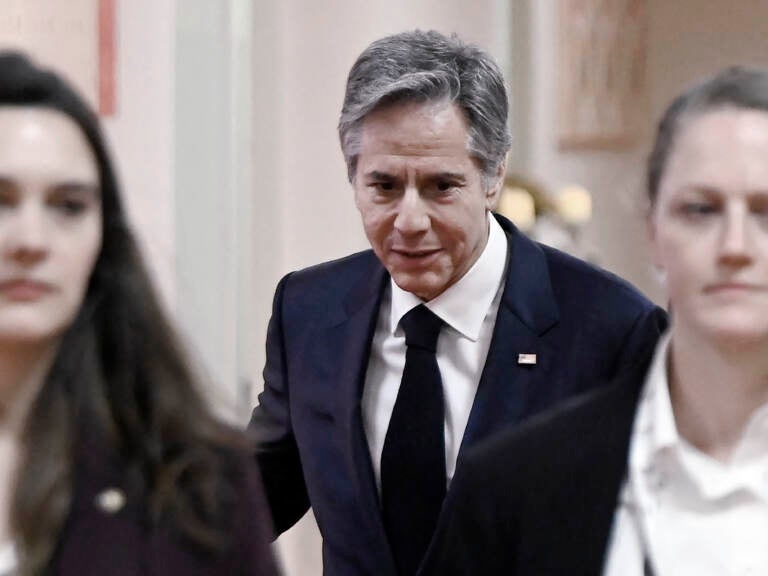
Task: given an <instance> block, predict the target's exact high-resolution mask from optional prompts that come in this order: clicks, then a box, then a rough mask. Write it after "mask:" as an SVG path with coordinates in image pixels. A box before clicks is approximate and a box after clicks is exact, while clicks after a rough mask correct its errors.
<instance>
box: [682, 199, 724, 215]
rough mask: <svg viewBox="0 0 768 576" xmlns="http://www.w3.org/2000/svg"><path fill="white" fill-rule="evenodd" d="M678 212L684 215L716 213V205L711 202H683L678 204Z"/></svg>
mask: <svg viewBox="0 0 768 576" xmlns="http://www.w3.org/2000/svg"><path fill="white" fill-rule="evenodd" d="M680 212H681V213H682V214H683V215H685V216H691V217H702V216H709V215H711V214H716V213H717V212H718V207H717V206H716V205H715V204H713V203H711V202H685V203H683V204H681V205H680Z"/></svg>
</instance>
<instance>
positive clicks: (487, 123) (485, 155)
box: [339, 30, 512, 182]
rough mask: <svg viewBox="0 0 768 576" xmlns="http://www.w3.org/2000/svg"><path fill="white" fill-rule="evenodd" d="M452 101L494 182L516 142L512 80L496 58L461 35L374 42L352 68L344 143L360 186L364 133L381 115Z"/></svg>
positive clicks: (472, 149) (411, 35)
mask: <svg viewBox="0 0 768 576" xmlns="http://www.w3.org/2000/svg"><path fill="white" fill-rule="evenodd" d="M441 100H445V101H446V102H452V103H454V104H455V105H456V106H458V107H459V109H460V110H461V111H462V112H463V114H464V117H465V118H466V120H467V125H468V141H467V149H468V150H469V153H470V154H471V155H472V156H473V157H475V158H476V159H477V160H478V162H479V163H480V168H481V170H482V173H483V175H484V176H485V178H486V180H487V179H492V178H494V177H495V176H496V172H497V170H498V168H499V166H500V165H501V163H502V162H503V161H504V158H505V156H506V153H507V151H508V150H509V147H510V145H511V140H512V138H511V136H510V133H509V123H508V117H507V116H508V108H509V104H508V101H507V91H506V88H505V87H504V77H503V75H502V73H501V70H499V67H498V65H497V64H496V63H495V62H494V61H493V59H492V58H491V56H490V55H489V54H488V53H486V52H485V51H483V50H481V49H480V48H478V47H477V46H474V45H471V44H466V43H464V42H462V41H461V40H459V38H458V37H457V36H456V35H452V36H450V37H448V36H444V35H443V34H440V33H439V32H435V31H428V32H424V31H421V30H416V31H413V32H403V33H400V34H394V35H392V36H387V37H385V38H381V39H380V40H377V41H375V42H373V43H372V44H371V45H370V46H368V48H366V49H365V50H364V51H363V53H362V54H360V56H359V57H358V58H357V61H356V62H355V63H354V65H353V66H352V69H351V70H350V71H349V77H348V78H347V90H346V93H345V95H344V105H343V107H342V109H341V116H340V118H339V139H340V140H341V150H342V152H343V153H344V159H345V161H346V163H347V175H348V177H349V181H350V182H352V181H353V180H354V177H355V171H356V169H357V157H358V154H359V149H360V132H361V129H362V124H363V121H364V120H365V118H366V116H367V115H368V114H370V113H371V112H372V111H373V110H375V109H377V108H379V107H382V106H386V105H392V104H397V103H400V102H433V101H441Z"/></svg>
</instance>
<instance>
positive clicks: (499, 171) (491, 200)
mask: <svg viewBox="0 0 768 576" xmlns="http://www.w3.org/2000/svg"><path fill="white" fill-rule="evenodd" d="M506 175H507V156H506V155H505V156H504V159H503V160H502V161H501V162H499V166H498V167H497V168H496V174H495V175H494V177H493V182H492V183H491V185H490V186H489V187H488V190H486V191H485V207H486V208H487V209H488V210H489V211H491V212H492V211H494V210H495V209H496V206H497V205H498V204H499V198H500V197H501V191H502V189H503V188H504V177H505V176H506Z"/></svg>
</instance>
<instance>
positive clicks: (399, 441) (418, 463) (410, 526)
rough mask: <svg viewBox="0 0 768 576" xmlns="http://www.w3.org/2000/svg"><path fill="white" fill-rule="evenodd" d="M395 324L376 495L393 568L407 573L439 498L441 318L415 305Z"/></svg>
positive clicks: (423, 545)
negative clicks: (400, 355) (393, 371)
mask: <svg viewBox="0 0 768 576" xmlns="http://www.w3.org/2000/svg"><path fill="white" fill-rule="evenodd" d="M400 325H401V326H402V327H403V330H404V331H405V344H406V347H407V348H406V353H405V369H404V370H403V379H402V380H401V381H400V390H399V391H398V393H397V400H396V401H395V407H394V410H393V411H392V418H391V419H390V421H389V428H388V429H387V435H386V438H385V439H384V449H383V451H382V454H381V499H382V511H383V517H384V527H385V528H386V531H387V536H388V538H389V542H390V545H391V546H392V552H393V554H394V556H395V562H396V564H397V567H398V572H399V574H400V576H412V575H413V574H415V573H416V570H417V569H418V567H419V563H420V562H421V559H422V557H423V556H424V552H426V550H427V546H428V545H429V542H430V540H431V539H432V534H433V533H434V531H435V525H436V524H437V517H438V516H439V514H440V508H441V506H442V504H443V499H444V498H445V484H446V478H445V437H444V424H443V422H444V411H445V410H444V407H443V385H442V381H441V380H440V371H439V370H438V367H437V357H436V355H435V350H436V348H437V337H438V335H439V334H440V328H441V327H442V325H443V321H442V320H440V318H438V317H437V316H435V315H434V314H433V313H432V312H430V311H429V309H428V308H426V307H425V306H424V305H419V306H417V307H416V308H414V309H413V310H411V311H410V312H408V313H407V314H406V315H405V316H403V318H402V319H401V320H400Z"/></svg>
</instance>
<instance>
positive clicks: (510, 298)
mask: <svg viewBox="0 0 768 576" xmlns="http://www.w3.org/2000/svg"><path fill="white" fill-rule="evenodd" d="M339 135H340V139H341V146H342V151H343V153H344V156H345V159H346V162H347V167H348V173H349V180H350V182H351V184H352V186H353V188H354V191H355V202H356V205H357V207H358V209H359V211H360V214H361V216H362V220H363V226H364V228H365V232H366V235H367V237H368V239H369V241H370V243H371V247H372V250H368V251H365V252H362V253H359V254H354V255H351V256H348V257H346V258H342V259H340V260H336V261H333V262H327V263H324V264H320V265H318V266H314V267H312V268H308V269H306V270H302V271H299V272H295V273H292V274H289V275H288V276H286V277H285V278H283V280H282V281H281V282H280V284H279V285H278V287H277V292H276V295H275V300H274V308H273V313H272V319H271V321H270V325H269V330H268V335H267V363H266V367H265V369H264V378H265V387H264V392H263V393H262V394H261V395H260V397H259V405H258V406H257V407H256V408H255V410H254V412H253V417H252V420H251V425H250V426H251V430H252V431H253V433H254V435H255V437H256V439H257V443H258V444H257V449H256V458H257V460H258V462H259V465H260V466H261V471H262V475H263V479H264V484H265V488H266V492H267V497H268V500H269V502H270V507H271V509H272V513H273V516H274V521H275V525H276V528H277V530H278V532H282V531H283V530H286V529H287V528H289V527H290V526H291V525H292V524H293V523H294V522H296V521H297V520H298V519H299V518H300V517H301V516H302V515H303V514H304V513H305V512H306V511H307V509H308V508H309V506H312V509H313V510H314V513H315V516H316V518H317V522H318V525H319V527H320V531H321V533H322V536H323V562H324V568H325V573H326V574H334V575H353V574H354V575H361V574H371V575H373V574H375V575H393V576H394V575H396V574H398V575H401V576H402V575H412V574H415V573H416V572H417V570H418V567H419V564H420V563H421V561H422V558H423V556H424V554H425V551H426V549H427V547H428V545H429V542H430V540H431V539H432V534H433V532H434V527H435V525H436V523H437V520H438V517H439V515H440V511H441V507H442V503H443V498H444V496H445V494H446V490H447V489H448V487H449V486H450V480H451V478H452V477H453V474H454V471H456V470H460V468H461V465H462V455H463V454H464V453H465V451H466V449H467V448H468V447H469V446H471V445H473V444H475V443H476V442H477V441H478V440H480V439H482V438H485V437H487V436H488V435H489V434H491V433H492V432H494V431H497V430H500V429H502V428H504V427H508V426H514V425H516V424H518V423H519V422H521V421H522V420H524V419H526V418H527V417H529V416H530V415H531V414H534V413H537V412H539V411H540V410H542V409H544V408H547V407H549V406H551V405H553V404H555V403H557V402H560V401H562V400H563V399H565V398H567V397H569V396H572V395H574V394H576V393H578V392H581V391H583V390H585V389H589V388H591V387H596V386H599V385H600V384H601V383H604V382H606V381H607V380H608V379H610V378H612V377H614V376H615V375H616V374H618V373H620V372H621V371H622V370H623V369H624V367H625V366H627V365H629V364H630V363H631V362H632V361H634V360H635V359H636V358H637V357H638V356H643V355H647V354H650V351H651V349H652V345H653V344H654V343H655V342H656V339H657V337H658V335H659V333H660V330H661V329H662V328H663V327H664V326H665V324H666V316H665V315H664V313H663V312H662V311H661V310H660V309H658V308H657V307H655V306H653V305H652V304H651V303H650V302H648V301H647V300H646V299H645V298H644V297H643V296H642V295H640V294H639V293H638V292H637V291H636V290H635V289H634V288H632V287H631V286H630V285H629V284H627V283H626V282H624V281H622V280H620V279H619V278H617V277H615V276H613V275H611V274H608V273H606V272H604V271H600V270H597V269H595V268H593V267H591V266H589V265H587V264H585V263H584V262H581V261H579V260H576V259H574V258H571V257H569V256H567V255H565V254H562V253H560V252H557V251H556V250H553V249H551V248H547V247H545V246H541V245H538V244H536V243H534V242H532V241H530V240H529V239H527V238H526V237H524V236H523V235H522V234H520V233H519V232H518V231H517V230H516V229H515V227H514V226H513V225H512V224H511V223H510V222H509V221H507V220H506V219H504V218H502V217H500V216H496V215H494V214H493V213H492V210H493V209H494V207H495V206H496V203H497V201H498V196H499V193H500V190H501V187H502V183H503V177H504V173H505V168H506V155H507V151H508V149H509V146H510V135H509V130H508V124H507V94H506V90H505V88H504V81H503V77H502V75H501V73H500V71H499V69H498V67H497V66H496V64H495V63H494V62H493V60H492V59H491V58H490V57H489V56H488V54H486V53H485V52H483V51H481V50H480V49H478V48H476V47H474V46H470V45H466V44H464V43H463V42H461V41H460V40H458V39H457V38H455V37H452V38H448V37H445V36H443V35H441V34H438V33H436V32H418V31H417V32H408V33H403V34H397V35H393V36H389V37H386V38H383V39H381V40H379V41H376V42H374V43H373V44H371V45H370V46H369V47H368V48H367V49H366V50H365V51H364V52H363V53H362V54H361V55H360V57H359V58H358V60H357V61H356V62H355V64H354V66H353V67H352V70H351V71H350V74H349V78H348V82H347V90H346V95H345V100H344V105H343V109H342V112H341V118H340V121H339Z"/></svg>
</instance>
